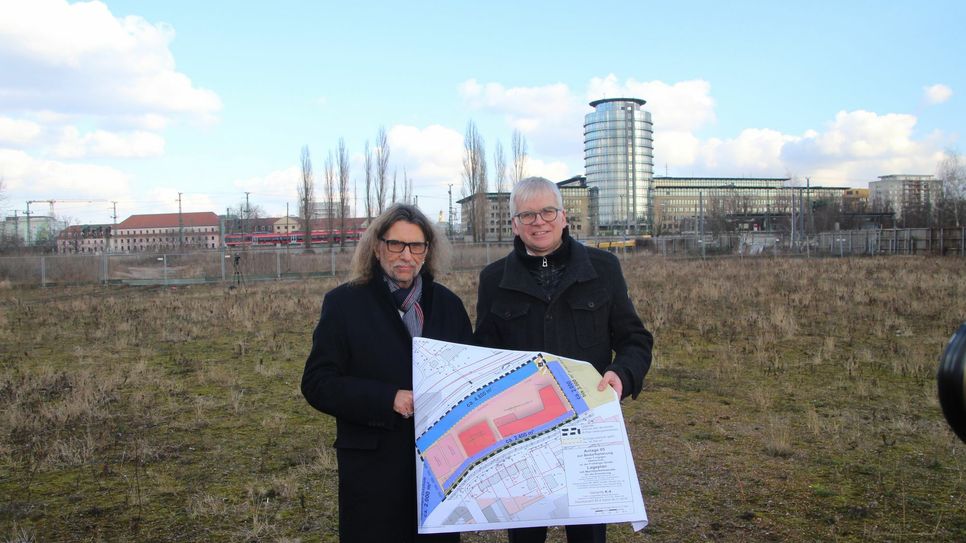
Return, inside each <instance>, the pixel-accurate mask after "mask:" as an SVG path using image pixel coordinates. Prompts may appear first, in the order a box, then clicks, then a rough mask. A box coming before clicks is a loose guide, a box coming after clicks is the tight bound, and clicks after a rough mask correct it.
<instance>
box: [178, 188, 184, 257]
mask: <svg viewBox="0 0 966 543" xmlns="http://www.w3.org/2000/svg"><path fill="white" fill-rule="evenodd" d="M181 194H182V193H180V192H179V193H178V251H183V250H184V216H183V215H182V214H181Z"/></svg>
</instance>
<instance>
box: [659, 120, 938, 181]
mask: <svg viewBox="0 0 966 543" xmlns="http://www.w3.org/2000/svg"><path fill="white" fill-rule="evenodd" d="M915 125H916V118H915V117H914V116H912V115H906V114H894V113H890V114H885V115H879V114H876V113H873V112H869V111H862V110H859V111H841V112H839V113H837V114H836V116H835V118H834V119H833V120H832V121H830V122H828V123H827V124H826V126H825V128H824V129H823V130H821V131H817V130H808V131H806V132H805V133H803V134H802V135H798V136H796V135H789V134H784V133H782V132H780V131H777V130H773V129H761V128H750V129H745V130H743V131H742V132H741V133H740V134H738V136H736V137H734V138H711V139H709V140H707V141H704V142H700V143H699V144H698V151H697V153H696V154H695V155H694V157H693V160H692V161H691V162H690V163H689V162H687V161H686V160H685V161H682V162H681V163H678V164H675V165H676V166H677V167H678V169H679V170H681V171H684V172H687V175H715V176H731V175H734V176H768V177H771V176H786V175H793V176H800V177H805V176H807V177H809V178H811V180H812V183H813V184H824V185H833V186H835V185H838V186H862V185H864V184H865V183H866V182H867V181H870V180H874V179H875V178H876V177H877V176H879V175H887V174H892V173H929V172H931V171H933V169H935V163H936V156H937V155H936V153H937V152H938V150H939V149H940V148H941V141H940V140H941V138H940V136H939V135H938V134H937V135H930V136H928V137H926V138H924V139H921V140H917V139H915V138H914V134H913V129H914V127H915ZM656 139H657V137H656ZM661 158H662V157H660V156H658V157H656V162H657V165H658V170H660V165H661V164H662V162H661Z"/></svg>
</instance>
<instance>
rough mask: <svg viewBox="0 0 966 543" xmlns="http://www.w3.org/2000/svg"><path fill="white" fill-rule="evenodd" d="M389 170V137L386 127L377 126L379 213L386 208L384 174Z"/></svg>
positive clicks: (377, 205) (377, 204)
mask: <svg viewBox="0 0 966 543" xmlns="http://www.w3.org/2000/svg"><path fill="white" fill-rule="evenodd" d="M388 170H389V138H388V137H387V136H386V128H385V127H383V126H380V127H379V133H378V134H377V135H376V209H377V210H378V212H379V213H380V214H382V212H383V211H385V210H386V185H387V183H388V180H387V179H386V175H387V173H388Z"/></svg>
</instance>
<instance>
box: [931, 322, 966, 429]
mask: <svg viewBox="0 0 966 543" xmlns="http://www.w3.org/2000/svg"><path fill="white" fill-rule="evenodd" d="M964 366H966V323H963V324H961V325H960V326H959V330H956V333H954V334H953V337H952V338H950V339H949V343H948V344H947V345H946V350H945V351H943V355H942V358H941V359H940V360H939V372H938V373H937V374H936V385H937V387H938V389H939V405H941V406H942V408H943V415H945V416H946V422H948V423H949V426H950V427H951V428H952V429H953V431H954V432H956V435H957V436H959V439H961V440H962V441H963V442H964V443H966V379H964V377H966V373H964V371H963V369H964V368H963V367H964Z"/></svg>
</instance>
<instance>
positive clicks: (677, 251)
mask: <svg viewBox="0 0 966 543" xmlns="http://www.w3.org/2000/svg"><path fill="white" fill-rule="evenodd" d="M639 241H640V242H639V243H635V244H633V245H631V244H629V243H624V242H621V243H613V242H611V243H609V245H610V246H611V247H613V248H611V249H610V250H612V251H614V252H616V253H617V254H618V256H621V257H624V256H626V255H628V254H631V253H634V252H648V253H651V254H657V255H661V256H666V257H687V258H695V257H705V258H710V257H719V256H740V257H759V256H788V255H794V256H823V257H824V256H841V257H845V256H864V255H943V256H964V255H966V228H908V229H878V230H845V231H837V232H822V233H820V234H817V235H812V236H809V237H798V238H792V237H791V236H790V235H789V234H787V233H786V234H781V233H773V232H750V233H744V234H724V235H711V234H708V235H705V236H703V237H702V236H697V235H676V236H659V237H656V238H653V239H650V240H646V241H644V240H639ZM582 242H583V243H588V244H591V245H594V244H596V243H597V242H595V241H593V240H582ZM511 249H512V243H511V242H509V241H507V242H502V243H475V244H474V243H456V244H454V245H453V255H452V256H453V258H452V268H453V269H455V270H480V269H482V268H483V267H484V266H486V265H487V264H489V263H490V262H493V261H495V260H497V259H499V258H502V257H503V256H504V255H506V254H507V253H508V252H509V251H510V250H511ZM354 250H355V247H353V246H346V247H342V248H329V247H319V248H316V249H315V250H314V252H311V253H306V252H304V251H303V250H302V249H301V248H288V247H285V248H260V249H247V250H242V251H228V250H225V249H222V250H217V251H199V252H190V253H164V254H145V253H141V254H101V255H93V254H80V255H76V254H74V255H43V256H38V255H31V256H10V257H0V281H4V282H7V283H8V284H13V285H26V286H29V285H41V286H49V285H71V284H92V283H102V284H117V285H178V284H190V283H214V282H224V283H244V282H248V281H266V280H280V279H291V278H304V277H313V276H336V277H345V276H347V275H348V272H349V265H350V262H351V259H352V252H353V251H354Z"/></svg>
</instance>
